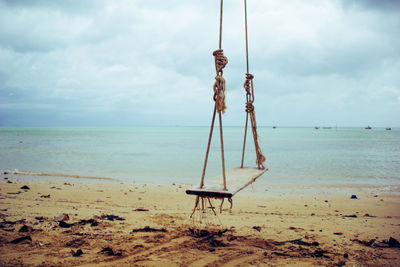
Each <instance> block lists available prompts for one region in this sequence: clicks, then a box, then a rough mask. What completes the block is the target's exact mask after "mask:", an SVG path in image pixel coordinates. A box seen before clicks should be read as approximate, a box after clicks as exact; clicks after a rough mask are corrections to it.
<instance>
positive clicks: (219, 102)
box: [213, 49, 228, 113]
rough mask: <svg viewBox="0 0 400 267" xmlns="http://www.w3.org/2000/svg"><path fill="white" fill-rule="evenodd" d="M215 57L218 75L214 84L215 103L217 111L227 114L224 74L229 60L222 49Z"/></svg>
mask: <svg viewBox="0 0 400 267" xmlns="http://www.w3.org/2000/svg"><path fill="white" fill-rule="evenodd" d="M213 56H214V57H215V71H216V73H217V76H215V83H214V101H215V105H216V109H217V111H218V112H222V113H225V109H226V104H225V79H224V77H223V76H222V74H223V69H224V68H225V66H226V64H228V58H227V57H226V56H224V51H223V50H222V49H218V50H215V51H214V52H213Z"/></svg>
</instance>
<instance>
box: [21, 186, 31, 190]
mask: <svg viewBox="0 0 400 267" xmlns="http://www.w3.org/2000/svg"><path fill="white" fill-rule="evenodd" d="M20 189H23V190H30V189H31V188H30V187H29V186H27V185H24V186H22V187H21V188H20Z"/></svg>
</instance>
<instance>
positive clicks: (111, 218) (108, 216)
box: [96, 214, 125, 221]
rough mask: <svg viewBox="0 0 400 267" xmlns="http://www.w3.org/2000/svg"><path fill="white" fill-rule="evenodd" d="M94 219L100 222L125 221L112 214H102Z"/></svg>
mask: <svg viewBox="0 0 400 267" xmlns="http://www.w3.org/2000/svg"><path fill="white" fill-rule="evenodd" d="M96 218H98V219H101V220H109V221H114V220H116V221H125V218H122V217H120V216H118V215H114V214H102V215H101V216H96Z"/></svg>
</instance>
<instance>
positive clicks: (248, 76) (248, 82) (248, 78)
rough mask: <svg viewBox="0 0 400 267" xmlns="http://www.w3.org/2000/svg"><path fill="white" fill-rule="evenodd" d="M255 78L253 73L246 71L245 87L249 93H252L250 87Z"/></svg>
mask: <svg viewBox="0 0 400 267" xmlns="http://www.w3.org/2000/svg"><path fill="white" fill-rule="evenodd" d="M253 78H254V76H253V74H250V73H246V80H245V81H244V84H243V87H244V89H245V90H246V93H247V95H251V92H250V88H251V82H252V80H253Z"/></svg>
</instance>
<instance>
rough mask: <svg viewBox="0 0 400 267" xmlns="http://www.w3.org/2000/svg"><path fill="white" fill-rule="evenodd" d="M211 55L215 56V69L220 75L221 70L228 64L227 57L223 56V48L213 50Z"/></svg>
mask: <svg viewBox="0 0 400 267" xmlns="http://www.w3.org/2000/svg"><path fill="white" fill-rule="evenodd" d="M213 56H214V57H215V71H216V72H217V75H222V70H223V69H224V68H225V66H226V64H228V58H227V57H226V56H224V50H222V49H218V50H215V51H214V52H213Z"/></svg>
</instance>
